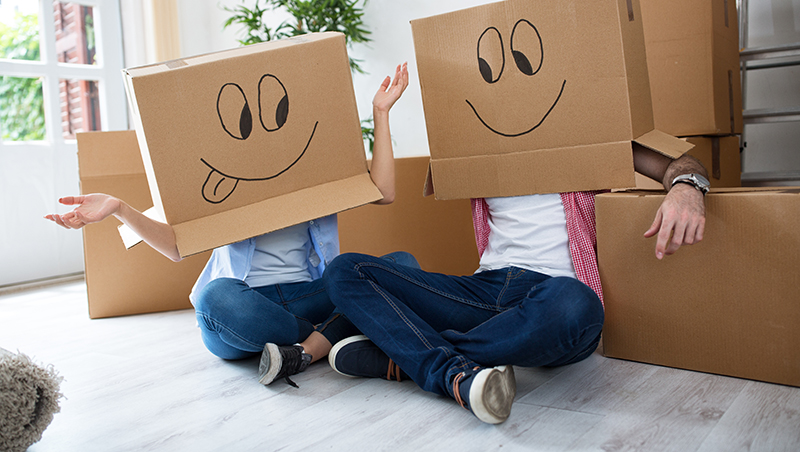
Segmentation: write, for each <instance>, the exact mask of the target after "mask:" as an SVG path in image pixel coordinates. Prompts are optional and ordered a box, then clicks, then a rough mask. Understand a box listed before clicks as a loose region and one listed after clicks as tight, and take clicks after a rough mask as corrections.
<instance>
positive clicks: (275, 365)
mask: <svg viewBox="0 0 800 452" xmlns="http://www.w3.org/2000/svg"><path fill="white" fill-rule="evenodd" d="M281 361H282V359H281V352H280V350H279V349H278V346H277V345H275V344H267V345H265V346H264V351H263V352H261V361H259V363H258V382H259V383H261V384H262V385H268V384H270V383H272V381H273V380H275V377H276V376H277V375H278V372H279V371H280V369H281Z"/></svg>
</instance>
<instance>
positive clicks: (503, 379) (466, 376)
mask: <svg viewBox="0 0 800 452" xmlns="http://www.w3.org/2000/svg"><path fill="white" fill-rule="evenodd" d="M452 385H453V397H454V398H455V399H456V402H458V404H459V405H461V406H462V407H464V408H466V409H468V410H470V411H471V412H472V414H474V415H475V417H477V418H478V419H480V420H481V421H483V422H486V423H487V424H499V423H501V422H503V421H505V420H506V419H508V415H509V414H510V413H511V404H512V403H514V396H515V395H516V393H517V381H516V379H515V378H514V368H513V367H512V366H497V367H491V368H486V367H475V368H474V369H471V370H466V371H464V372H461V373H460V374H458V375H456V376H455V378H453V382H452Z"/></svg>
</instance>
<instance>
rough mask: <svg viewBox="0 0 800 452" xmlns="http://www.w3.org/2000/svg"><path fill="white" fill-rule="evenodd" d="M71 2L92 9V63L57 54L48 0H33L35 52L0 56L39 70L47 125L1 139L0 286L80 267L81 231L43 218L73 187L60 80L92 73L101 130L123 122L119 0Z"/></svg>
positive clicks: (14, 66)
mask: <svg viewBox="0 0 800 452" xmlns="http://www.w3.org/2000/svg"><path fill="white" fill-rule="evenodd" d="M73 3H78V4H81V5H84V6H91V7H92V9H93V11H92V12H93V16H94V19H95V20H94V22H95V23H94V26H95V31H96V37H97V39H96V42H95V47H96V55H97V56H98V64H96V65H79V64H66V63H59V62H58V58H57V55H56V51H55V49H56V40H55V29H54V26H53V24H54V16H53V3H52V0H39V27H40V33H39V36H40V41H39V45H40V55H41V60H40V61H21V60H0V74H2V75H9V76H14V77H43V80H44V82H43V83H42V91H43V95H44V114H45V128H46V135H45V139H44V140H42V141H33V142H8V141H5V142H3V141H0V211H3V212H5V213H6V214H7V215H8V214H9V213H10V217H11V218H8V217H7V219H6V220H4V221H3V222H2V223H0V224H2V225H3V226H2V230H0V255H2V256H3V259H2V260H0V287H3V286H7V285H13V284H17V283H22V282H30V281H35V280H41V279H48V278H53V277H58V276H64V275H76V274H80V273H81V272H83V242H82V234H80V233H79V232H76V231H67V230H65V229H62V228H59V227H58V226H56V225H55V224H52V223H50V222H48V221H46V220H44V219H43V218H42V217H43V216H44V215H45V214H48V213H53V212H65V211H67V210H68V209H67V208H65V207H63V206H60V205H59V204H58V202H57V200H58V198H59V197H61V196H66V195H73V194H79V175H78V160H77V145H76V141H75V140H74V139H67V138H64V136H63V132H62V125H61V108H60V100H59V87H58V84H59V80H62V79H82V80H92V81H96V82H97V86H98V91H99V103H100V125H101V127H102V130H125V129H127V128H128V116H127V112H128V107H127V103H126V99H125V90H124V85H123V80H122V75H121V70H122V68H123V67H124V65H123V57H122V30H121V22H120V8H119V0H78V1H74V2H73Z"/></svg>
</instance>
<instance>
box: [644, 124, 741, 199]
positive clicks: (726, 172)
mask: <svg viewBox="0 0 800 452" xmlns="http://www.w3.org/2000/svg"><path fill="white" fill-rule="evenodd" d="M684 139H685V140H686V141H688V142H689V143H691V144H693V145H694V148H693V149H692V150H691V151H689V152H687V154H689V155H691V156H692V157H694V158H696V159H697V160H700V163H702V164H703V166H705V168H706V170H707V171H708V181H709V182H710V183H711V188H725V187H741V186H742V157H741V152H740V151H739V137H738V136H727V137H688V138H684ZM636 188H642V189H647V190H663V189H664V186H663V185H662V184H661V183H660V182H656V181H654V180H652V179H650V178H648V177H646V176H643V175H641V174H639V173H636Z"/></svg>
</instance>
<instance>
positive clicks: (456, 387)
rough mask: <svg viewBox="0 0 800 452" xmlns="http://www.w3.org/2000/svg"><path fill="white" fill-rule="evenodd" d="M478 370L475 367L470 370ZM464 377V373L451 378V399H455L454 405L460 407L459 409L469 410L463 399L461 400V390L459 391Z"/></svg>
mask: <svg viewBox="0 0 800 452" xmlns="http://www.w3.org/2000/svg"><path fill="white" fill-rule="evenodd" d="M478 369H479V367H477V366H476V367H474V368H473V369H472V370H473V371H476V370H478ZM465 376H466V373H464V372H461V373H460V374H458V375H456V376H455V377H454V378H453V398H455V399H456V403H458V404H459V405H461V408H464V409H467V410H469V409H470V408H469V407H468V406H467V402H466V401H464V399H462V398H461V390H460V386H461V380H463V379H464V377H465Z"/></svg>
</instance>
